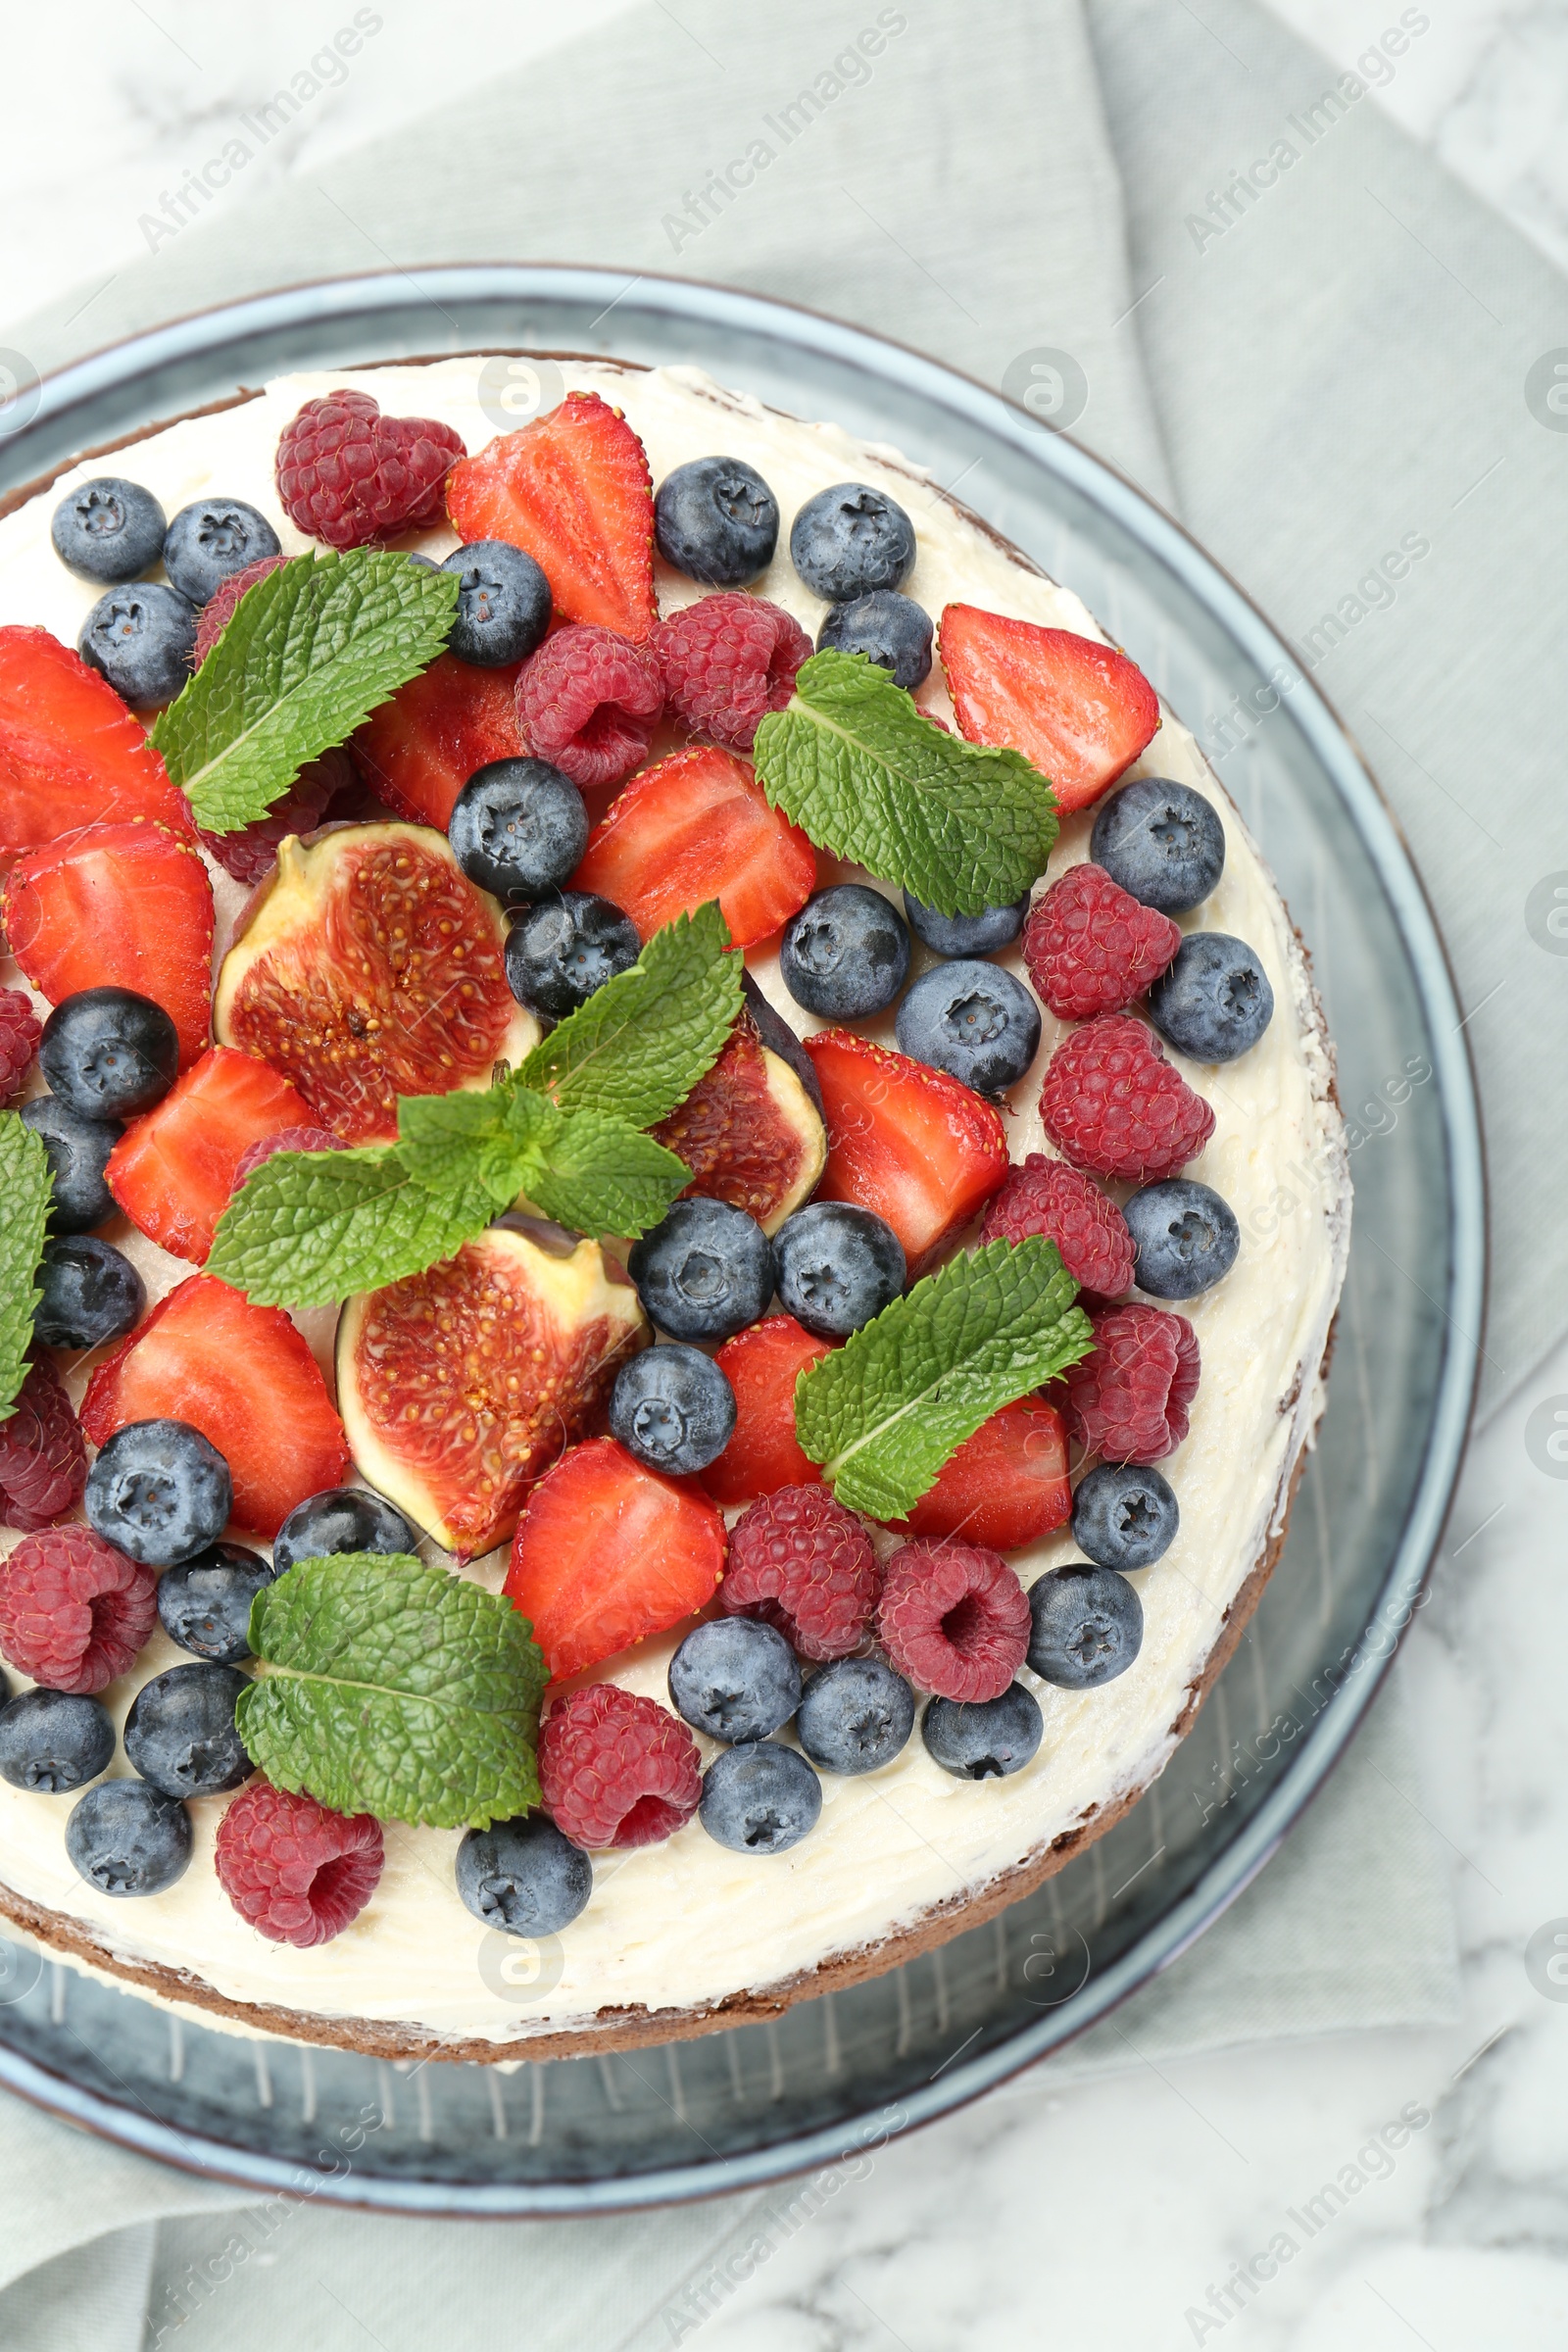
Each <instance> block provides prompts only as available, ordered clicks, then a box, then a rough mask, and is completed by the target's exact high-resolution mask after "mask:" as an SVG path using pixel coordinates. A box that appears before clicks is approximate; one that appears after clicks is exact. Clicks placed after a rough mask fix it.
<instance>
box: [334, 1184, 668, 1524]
mask: <svg viewBox="0 0 1568 2352" xmlns="http://www.w3.org/2000/svg"><path fill="white" fill-rule="evenodd" d="M648 1336H649V1335H648V1322H647V1318H646V1317H645V1315H644V1313H643V1310H642V1305H641V1302H640V1300H639V1299H638V1297H637V1293H636V1292H635V1291H634V1290H633V1289H632V1287H631V1285H630V1284H629V1283H628V1282H627V1280H626V1278H625V1276H624V1275H623V1274H622V1273H621V1271H620V1269H619V1267H618V1266H616V1265H615V1264H614V1262H613V1260H607V1259H606V1258H605V1257H604V1256H603V1254H602V1253H601V1251H600V1249H599V1245H598V1244H597V1242H578V1243H577V1244H576V1245H575V1247H573V1248H570V1249H566V1248H565V1247H564V1241H557V1240H555V1239H554V1237H553V1233H552V1229H550V1228H548V1227H545V1228H541V1229H539V1231H538V1232H537V1233H535V1232H534V1231H531V1230H527V1229H525V1230H522V1231H517V1230H515V1228H514V1227H512V1226H506V1225H492V1226H490V1227H488V1228H487V1230H486V1231H485V1232H483V1233H481V1234H480V1235H479V1236H478V1237H477V1239H476V1240H474V1241H471V1242H466V1243H465V1244H464V1247H463V1248H462V1249H461V1250H459V1251H458V1254H457V1256H456V1257H453V1258H448V1259H447V1260H446V1262H445V1263H444V1264H442V1265H439V1266H431V1267H430V1268H429V1270H428V1271H427V1272H426V1273H423V1274H414V1275H411V1276H410V1277H409V1278H408V1280H407V1281H405V1282H394V1283H391V1284H389V1285H388V1287H387V1288H386V1289H385V1290H382V1291H365V1292H362V1293H361V1294H360V1296H359V1297H358V1298H355V1299H350V1300H349V1302H348V1304H347V1305H346V1306H345V1307H344V1309H343V1313H342V1316H341V1318H340V1320H339V1323H338V1334H337V1386H338V1409H339V1411H340V1412H341V1413H342V1415H343V1426H344V1428H345V1429H346V1430H347V1432H348V1439H349V1445H350V1446H351V1448H352V1449H353V1453H354V1458H355V1460H356V1462H358V1464H359V1466H360V1469H361V1471H362V1472H363V1473H364V1475H365V1477H366V1478H367V1479H368V1481H369V1483H370V1485H371V1486H372V1487H375V1488H376V1489H378V1491H379V1492H380V1493H381V1494H383V1495H386V1496H387V1497H388V1499H389V1500H390V1501H392V1502H395V1503H396V1504H397V1506H398V1508H399V1509H400V1510H402V1511H406V1512H407V1514H408V1516H409V1517H410V1518H411V1519H413V1520H414V1521H415V1522H416V1523H417V1525H418V1526H420V1527H422V1528H423V1529H424V1530H425V1531H426V1533H427V1534H429V1535H432V1536H433V1537H434V1538H435V1540H436V1542H437V1543H438V1544H444V1545H445V1546H446V1548H447V1550H448V1551H451V1552H455V1553H456V1554H457V1556H458V1558H459V1559H460V1560H466V1559H471V1558H472V1557H473V1556H474V1554H475V1553H477V1552H481V1551H488V1550H489V1549H490V1547H491V1545H492V1544H499V1543H501V1542H503V1541H504V1539H505V1538H506V1537H508V1536H510V1535H511V1533H512V1531H513V1529H514V1528H515V1526H516V1524H517V1514H518V1512H519V1511H520V1510H521V1508H522V1504H523V1502H524V1499H525V1498H526V1496H527V1494H528V1490H529V1488H530V1487H531V1486H532V1485H533V1484H534V1481H535V1480H536V1479H538V1478H541V1477H542V1476H543V1475H544V1473H545V1471H547V1470H548V1469H549V1468H550V1466H551V1464H552V1463H553V1462H555V1461H556V1460H558V1459H559V1457H560V1456H561V1454H563V1453H564V1451H565V1449H566V1447H567V1446H571V1445H574V1444H575V1443H576V1441H577V1440H578V1439H579V1438H581V1437H583V1436H585V1435H587V1434H588V1433H589V1431H590V1430H591V1428H592V1427H593V1425H594V1423H595V1421H596V1420H597V1418H598V1416H599V1414H600V1411H601V1408H602V1406H603V1404H604V1402H605V1400H606V1398H607V1397H608V1396H609V1394H610V1390H611V1387H612V1385H613V1381H614V1377H615V1374H616V1372H617V1371H618V1370H619V1369H620V1366H621V1364H622V1363H623V1362H624V1361H625V1359H626V1357H627V1356H628V1355H633V1354H635V1353H636V1352H637V1350H638V1348H641V1347H642V1346H643V1344H644V1343H645V1341H646V1340H647V1338H648Z"/></svg>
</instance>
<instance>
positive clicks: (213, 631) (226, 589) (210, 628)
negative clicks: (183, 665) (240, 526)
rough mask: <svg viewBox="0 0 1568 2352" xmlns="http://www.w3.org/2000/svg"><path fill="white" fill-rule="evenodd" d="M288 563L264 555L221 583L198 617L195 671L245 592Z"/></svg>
mask: <svg viewBox="0 0 1568 2352" xmlns="http://www.w3.org/2000/svg"><path fill="white" fill-rule="evenodd" d="M287 562H288V558H287V556H262V557H259V558H258V560H257V561H256V562H255V563H254V564H246V566H245V568H244V570H243V571H233V572H230V573H229V575H228V578H227V579H226V580H221V581H220V582H219V584H218V586H217V588H215V589H214V591H213V594H212V596H211V597H210V598H209V600H208V602H207V603H206V604H205V605H203V607H202V609H201V612H200V613H198V615H197V618H196V643H195V646H194V648H193V650H192V653H191V658H190V662H191V667H192V669H200V667H201V665H202V663H203V662H205V661H206V659H207V657H208V655H209V654H210V653H211V652H212V650H213V648H214V646H215V645H216V644H217V643H218V640H219V639H220V637H221V635H222V634H223V631H224V629H225V628H227V626H228V624H229V622H230V621H231V620H232V619H233V617H234V607H235V606H236V605H237V604H238V603H239V600H240V598H241V597H242V596H243V595H244V593H245V591H246V589H247V588H254V587H255V585H256V583H257V581H258V580H265V579H266V577H267V575H268V573H269V572H270V571H275V570H276V569H277V567H278V565H279V564H286V563H287Z"/></svg>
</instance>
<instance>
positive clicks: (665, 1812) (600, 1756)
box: [539, 1683, 703, 1845]
mask: <svg viewBox="0 0 1568 2352" xmlns="http://www.w3.org/2000/svg"><path fill="white" fill-rule="evenodd" d="M539 1789H540V1794H541V1795H542V1797H543V1798H544V1805H545V1811H546V1812H547V1813H548V1814H549V1815H550V1817H551V1819H552V1820H553V1821H554V1823H555V1825H556V1827H557V1829H558V1830H559V1831H560V1832H561V1834H562V1836H563V1837H564V1838H570V1839H571V1842H572V1844H573V1845H656V1844H657V1843H658V1842H659V1840H660V1838H670V1837H673V1835H674V1833H675V1832H676V1831H677V1830H678V1829H679V1828H680V1826H681V1824H682V1822H685V1821H689V1820H690V1819H691V1817H692V1815H693V1814H694V1813H695V1812H696V1810H697V1803H698V1799H699V1798H700V1797H701V1795H702V1793H703V1770H702V1763H701V1759H700V1758H699V1756H698V1753H697V1742H696V1740H694V1739H693V1738H692V1736H691V1734H690V1732H689V1731H688V1730H687V1729H686V1726H685V1725H684V1724H683V1723H678V1722H677V1721H676V1719H675V1717H674V1716H673V1715H671V1714H670V1713H669V1712H668V1710H667V1708H664V1707H662V1706H661V1705H660V1704H659V1702H658V1700H657V1699H652V1698H639V1697H638V1696H637V1694H636V1693H635V1692H634V1691H622V1690H621V1688H620V1686H619V1685H618V1684H617V1683H592V1684H590V1685H589V1687H588V1689H587V1690H586V1691H573V1692H572V1693H571V1696H570V1697H569V1698H564V1699H563V1700H562V1701H561V1703H560V1705H559V1706H556V1707H553V1708H552V1709H551V1711H550V1713H549V1714H548V1715H547V1716H546V1717H545V1720H544V1726H543V1729H542V1730H541V1732H540V1734H539Z"/></svg>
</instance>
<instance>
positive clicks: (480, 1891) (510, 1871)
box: [457, 1813, 594, 1936]
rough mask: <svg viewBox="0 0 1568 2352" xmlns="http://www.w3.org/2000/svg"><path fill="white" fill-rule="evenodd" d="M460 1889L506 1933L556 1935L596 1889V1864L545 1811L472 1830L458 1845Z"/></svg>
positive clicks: (479, 1915) (488, 1922)
mask: <svg viewBox="0 0 1568 2352" xmlns="http://www.w3.org/2000/svg"><path fill="white" fill-rule="evenodd" d="M457 1876H458V1892H459V1894H460V1895H461V1896H462V1897H463V1900H464V1902H465V1903H466V1906H467V1908H468V1909H469V1910H470V1911H471V1912H472V1913H473V1916H474V1918H475V1919H482V1920H483V1921H484V1924H485V1926H486V1927H487V1928H494V1929H495V1930H496V1932H497V1934H498V1935H501V1936H555V1935H558V1934H559V1933H560V1931H561V1930H562V1929H563V1928H567V1927H570V1925H571V1923H572V1921H573V1920H574V1919H575V1918H576V1917H577V1914H578V1913H579V1912H580V1911H582V1910H583V1909H584V1908H585V1907H586V1905H587V1901H588V1897H589V1896H590V1895H591V1894H592V1892H593V1890H594V1866H593V1864H592V1862H590V1861H589V1859H588V1856H587V1855H586V1854H585V1853H584V1852H583V1850H582V1848H581V1846H578V1845H573V1844H572V1843H571V1840H570V1839H569V1838H564V1837H563V1836H562V1834H561V1832H560V1831H559V1830H558V1829H557V1827H556V1825H555V1823H554V1822H553V1821H547V1820H546V1819H545V1817H544V1815H543V1814H542V1813H525V1814H518V1815H517V1816H516V1817H515V1819H514V1820H512V1821H493V1822H492V1823H491V1824H490V1827H489V1828H488V1829H487V1830H470V1831H469V1832H468V1834H467V1836H466V1838H464V1840H463V1843H462V1844H461V1845H460V1846H459V1848H458V1862H457Z"/></svg>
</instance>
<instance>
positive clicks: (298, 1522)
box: [272, 1487, 419, 1576]
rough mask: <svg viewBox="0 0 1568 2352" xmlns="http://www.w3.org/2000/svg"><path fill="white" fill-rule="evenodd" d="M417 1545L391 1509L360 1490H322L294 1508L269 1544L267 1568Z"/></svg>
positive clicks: (410, 1548) (413, 1548)
mask: <svg viewBox="0 0 1568 2352" xmlns="http://www.w3.org/2000/svg"><path fill="white" fill-rule="evenodd" d="M418 1547H419V1539H418V1537H417V1535H416V1534H415V1532H414V1530H413V1528H412V1527H411V1526H410V1525H409V1522H408V1521H407V1519H405V1518H404V1516H403V1513H402V1512H401V1511H397V1510H394V1509H393V1507H392V1505H391V1503H389V1502H387V1501H385V1500H384V1499H383V1498H382V1496H381V1495H372V1494H370V1493H369V1492H368V1489H366V1488H365V1487H327V1488H326V1489H325V1490H324V1491H323V1492H322V1493H321V1494H319V1495H307V1496H306V1498H305V1500H304V1501H303V1502H297V1503H296V1504H295V1505H294V1508H293V1509H292V1510H291V1511H290V1513H289V1515H288V1517H287V1518H286V1519H285V1520H284V1522H283V1524H282V1526H281V1527H280V1528H279V1529H278V1531H277V1534H276V1535H275V1536H274V1537H273V1539H272V1568H273V1572H274V1574H276V1575H278V1576H281V1575H282V1574H283V1571H284V1570H285V1569H286V1568H292V1567H293V1565H294V1563H295V1561H296V1560H329V1559H332V1558H334V1557H335V1556H336V1554H337V1553H339V1552H344V1551H380V1552H386V1553H388V1554H390V1553H392V1552H399V1551H401V1552H409V1551H417V1549H418Z"/></svg>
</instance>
